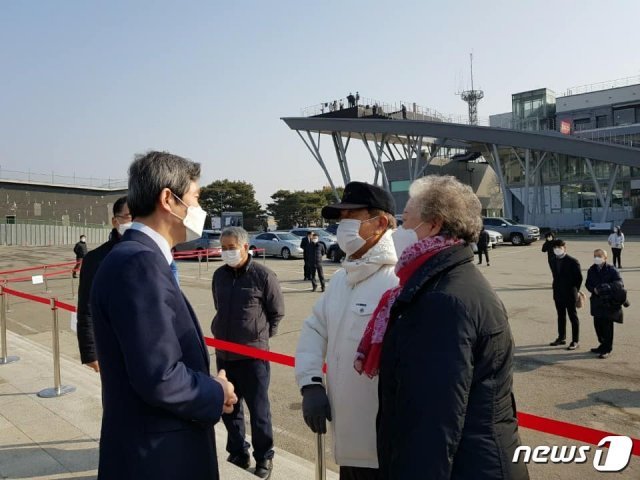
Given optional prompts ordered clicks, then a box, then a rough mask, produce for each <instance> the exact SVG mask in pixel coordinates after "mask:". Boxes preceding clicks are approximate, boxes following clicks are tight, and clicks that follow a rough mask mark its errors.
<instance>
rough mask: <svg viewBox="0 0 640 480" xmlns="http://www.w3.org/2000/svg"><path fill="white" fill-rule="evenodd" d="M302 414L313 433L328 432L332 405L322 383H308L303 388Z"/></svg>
mask: <svg viewBox="0 0 640 480" xmlns="http://www.w3.org/2000/svg"><path fill="white" fill-rule="evenodd" d="M302 415H303V416H304V421H305V423H306V424H307V425H308V426H309V428H310V429H311V431H312V432H313V433H327V420H329V421H331V405H329V397H327V392H326V391H325V389H324V387H323V386H322V385H306V386H305V387H303V388H302Z"/></svg>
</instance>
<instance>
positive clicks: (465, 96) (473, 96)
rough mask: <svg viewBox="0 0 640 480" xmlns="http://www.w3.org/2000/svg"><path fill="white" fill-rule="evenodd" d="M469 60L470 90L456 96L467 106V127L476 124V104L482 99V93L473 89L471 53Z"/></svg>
mask: <svg viewBox="0 0 640 480" xmlns="http://www.w3.org/2000/svg"><path fill="white" fill-rule="evenodd" d="M469 57H470V58H471V90H465V91H463V92H459V93H458V94H459V95H460V97H461V98H462V100H464V101H465V102H467V103H468V104H469V125H477V124H478V102H479V101H480V100H482V99H483V98H484V92H483V91H482V90H474V89H473V53H470V54H469Z"/></svg>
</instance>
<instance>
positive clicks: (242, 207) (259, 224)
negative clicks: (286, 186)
mask: <svg viewBox="0 0 640 480" xmlns="http://www.w3.org/2000/svg"><path fill="white" fill-rule="evenodd" d="M342 191H343V189H342V188H338V195H340V196H342ZM255 195H256V192H255V189H254V188H253V185H252V184H250V183H248V182H243V181H232V180H226V179H225V180H216V181H215V182H212V183H210V184H209V185H206V186H204V187H202V189H201V190H200V205H201V206H202V208H203V209H204V210H205V211H206V212H207V213H208V214H209V219H208V220H207V225H206V227H207V228H209V227H210V226H211V224H210V216H220V214H221V213H222V212H242V214H243V217H244V226H245V228H246V229H247V230H263V229H264V228H265V227H266V218H267V216H268V215H272V216H273V217H274V219H275V221H276V223H277V224H278V228H279V229H282V230H287V229H290V228H294V227H295V226H309V225H321V224H322V216H321V215H320V211H321V210H322V207H324V206H325V205H327V204H329V203H334V202H335V201H336V199H335V196H334V195H333V190H331V188H330V187H324V188H322V189H320V190H314V191H312V192H308V191H304V190H295V191H291V190H278V191H277V192H275V193H274V194H273V195H271V199H272V202H270V203H269V204H267V208H266V209H263V208H262V207H261V205H260V203H259V202H258V201H257V200H256V198H255Z"/></svg>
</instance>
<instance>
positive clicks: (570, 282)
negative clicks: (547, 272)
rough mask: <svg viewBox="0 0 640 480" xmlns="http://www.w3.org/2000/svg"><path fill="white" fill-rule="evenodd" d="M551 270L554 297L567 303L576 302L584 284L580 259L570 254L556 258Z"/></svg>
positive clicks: (560, 301) (557, 300)
mask: <svg viewBox="0 0 640 480" xmlns="http://www.w3.org/2000/svg"><path fill="white" fill-rule="evenodd" d="M551 271H552V273H553V299H554V300H555V301H556V302H559V303H563V304H566V305H570V304H571V302H575V301H576V299H577V297H578V290H580V287H581V286H582V272H581V271H580V263H579V262H578V260H576V259H575V258H573V257H571V256H569V255H565V256H564V257H562V258H556V259H555V263H554V264H553V269H552V270H551Z"/></svg>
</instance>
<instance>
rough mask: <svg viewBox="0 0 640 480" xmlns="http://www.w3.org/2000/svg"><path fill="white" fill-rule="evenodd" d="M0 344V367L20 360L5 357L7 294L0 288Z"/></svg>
mask: <svg viewBox="0 0 640 480" xmlns="http://www.w3.org/2000/svg"><path fill="white" fill-rule="evenodd" d="M0 298H1V300H0V337H2V338H0V343H2V357H0V365H6V364H7V363H13V362H17V361H18V360H20V357H16V356H13V355H12V356H8V355H7V294H6V293H4V287H3V286H0Z"/></svg>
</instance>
